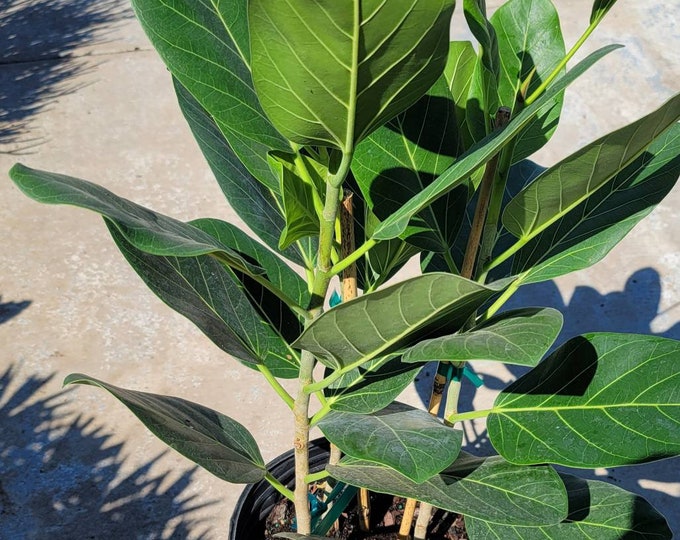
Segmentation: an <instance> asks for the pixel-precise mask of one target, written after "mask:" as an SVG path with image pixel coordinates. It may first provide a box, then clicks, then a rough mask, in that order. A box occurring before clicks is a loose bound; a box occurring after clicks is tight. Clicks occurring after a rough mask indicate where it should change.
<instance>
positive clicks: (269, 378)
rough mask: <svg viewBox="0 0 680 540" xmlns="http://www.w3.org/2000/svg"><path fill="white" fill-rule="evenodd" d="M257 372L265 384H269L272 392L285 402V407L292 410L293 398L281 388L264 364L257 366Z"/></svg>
mask: <svg viewBox="0 0 680 540" xmlns="http://www.w3.org/2000/svg"><path fill="white" fill-rule="evenodd" d="M257 370H258V371H259V372H260V373H262V375H264V378H265V379H266V380H267V382H268V383H269V384H270V386H271V387H272V388H273V389H274V391H275V392H276V393H277V394H278V395H279V397H280V398H281V399H282V400H283V401H284V402H285V404H286V405H288V407H289V408H290V409H291V410H292V409H293V407H294V405H295V400H294V399H293V396H291V395H290V394H289V393H288V392H287V391H286V389H285V388H284V387H283V386H281V383H280V382H279V381H278V379H277V378H276V377H274V375H273V374H272V372H271V371H270V370H269V368H268V367H267V366H265V365H264V364H258V365H257Z"/></svg>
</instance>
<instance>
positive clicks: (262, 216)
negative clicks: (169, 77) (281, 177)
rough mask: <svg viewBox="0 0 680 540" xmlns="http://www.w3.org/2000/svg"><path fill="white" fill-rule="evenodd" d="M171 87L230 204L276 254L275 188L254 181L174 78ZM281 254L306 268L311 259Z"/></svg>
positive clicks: (280, 221)
mask: <svg viewBox="0 0 680 540" xmlns="http://www.w3.org/2000/svg"><path fill="white" fill-rule="evenodd" d="M173 84H174V86H175V93H176V94H177V100H178V102H179V106H180V108H181V110H182V114H184V118H185V119H186V121H187V123H188V124H189V127H190V128H191V132H192V133H193V135H194V138H195V139H196V141H197V142H198V145H199V147H200V148H201V151H202V152H203V155H204V156H205V158H206V160H207V161H208V164H209V165H210V169H211V170H212V172H213V174H214V175H215V178H216V180H217V183H218V184H219V186H220V188H221V189H222V192H223V193H224V194H225V196H226V198H227V200H228V201H229V205H230V206H231V207H232V208H233V210H234V211H235V212H236V213H237V214H238V216H239V217H240V218H241V219H242V220H243V221H244V222H245V223H246V225H248V227H250V229H251V230H252V231H253V232H254V233H255V234H256V235H257V236H258V237H259V238H260V239H262V241H263V242H264V243H265V244H267V245H268V246H269V247H270V248H272V249H273V250H275V251H278V250H279V238H280V237H281V232H282V231H283V229H284V228H285V226H286V222H285V220H284V218H283V215H282V213H281V210H280V204H279V202H278V200H277V197H276V195H275V193H277V192H278V189H279V188H278V186H277V187H276V190H275V191H274V192H273V191H272V190H270V189H269V188H267V187H266V186H265V185H264V184H262V183H260V182H259V181H258V180H256V179H255V177H254V176H253V175H251V174H250V172H248V170H247V169H246V168H245V166H244V165H243V164H242V163H241V160H240V159H239V158H238V156H237V155H236V154H235V153H234V151H233V150H232V149H231V146H229V143H228V142H227V140H226V139H225V138H224V135H223V134H222V132H221V131H220V129H219V128H218V127H217V124H215V121H214V120H213V119H212V117H211V116H210V115H209V114H208V112H207V111H206V110H205V109H204V108H203V107H201V105H200V103H198V101H196V99H195V98H194V97H193V96H192V95H191V94H190V93H189V92H188V91H187V90H186V88H184V87H183V86H182V85H181V83H180V82H179V81H178V80H177V79H176V78H174V77H173ZM281 254H282V255H284V256H285V257H287V258H288V259H290V260H291V261H293V262H294V263H297V264H299V265H300V266H305V260H311V259H312V256H313V255H312V254H313V251H312V250H310V249H307V250H306V251H305V252H303V257H301V256H300V253H298V252H297V251H296V250H295V249H293V248H291V249H286V250H284V251H281Z"/></svg>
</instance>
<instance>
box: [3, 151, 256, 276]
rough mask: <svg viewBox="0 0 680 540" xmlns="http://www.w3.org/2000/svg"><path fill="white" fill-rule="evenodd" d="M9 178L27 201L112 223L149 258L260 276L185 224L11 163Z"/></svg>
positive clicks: (102, 190)
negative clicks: (193, 260)
mask: <svg viewBox="0 0 680 540" xmlns="http://www.w3.org/2000/svg"><path fill="white" fill-rule="evenodd" d="M9 173H10V177H11V178H12V180H14V182H15V183H16V184H17V186H18V187H19V189H21V191H23V192H24V193H25V194H26V195H27V196H28V197H30V198H31V199H34V200H36V201H38V202H42V203H45V204H70V205H73V206H78V207H80V208H87V209H88V210H92V211H94V212H98V213H99V214H102V215H103V216H105V217H107V218H108V219H109V220H111V222H112V223H115V226H116V227H117V228H118V230H119V231H120V233H121V234H122V235H123V236H124V237H125V239H126V240H127V241H128V242H130V244H132V245H133V246H134V247H136V248H137V249H140V250H142V251H144V252H146V253H151V254H153V255H163V256H175V257H192V256H198V255H207V254H212V255H214V256H215V257H217V258H219V259H220V260H221V261H223V262H225V263H227V264H229V265H230V266H233V267H235V268H238V269H240V270H242V271H244V272H247V273H249V274H252V275H259V274H262V273H263V270H262V268H259V267H257V266H255V265H253V264H251V263H249V262H247V261H246V260H245V259H244V258H243V257H241V256H240V255H239V254H238V253H236V252H234V251H233V250H232V249H229V248H228V247H227V246H224V245H222V244H220V243H219V242H218V241H217V240H215V239H214V238H213V237H212V236H210V235H208V234H206V233H204V232H203V231H201V230H200V229H197V228H196V227H193V226H191V225H189V224H187V223H182V222H181V221H178V220H176V219H174V218H171V217H168V216H164V215H162V214H159V213H157V212H154V211H152V210H149V209H148V208H144V207H143V206H140V205H138V204H136V203H133V202H131V201H128V200H127V199H124V198H122V197H119V196H117V195H115V194H114V193H111V192H110V191H109V190H107V189H105V188H103V187H101V186H98V185H96V184H92V183H91V182H87V181H85V180H79V179H77V178H72V177H70V176H65V175H62V174H56V173H50V172H46V171H39V170H37V169H30V168H28V167H25V166H24V165H21V164H20V163H17V164H16V165H14V167H12V169H11V170H10V172H9Z"/></svg>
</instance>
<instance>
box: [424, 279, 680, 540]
mask: <svg viewBox="0 0 680 540" xmlns="http://www.w3.org/2000/svg"><path fill="white" fill-rule="evenodd" d="M660 300H661V279H660V276H659V273H658V272H657V271H656V270H654V269H653V268H643V269H641V270H638V271H636V272H634V273H633V274H632V275H631V276H630V277H629V278H628V280H627V281H626V285H625V287H624V289H623V290H622V291H614V292H611V293H609V294H600V293H599V292H598V291H597V290H595V289H594V288H592V287H587V286H579V287H576V289H575V290H574V294H573V295H572V297H571V299H570V300H569V301H568V302H567V303H565V302H564V301H563V300H562V295H561V293H560V291H559V289H558V288H557V285H555V283H554V282H552V281H546V282H543V283H535V284H532V285H527V286H525V287H523V288H521V289H520V290H519V291H518V292H517V294H515V296H514V297H513V298H512V299H511V300H510V301H509V302H508V303H507V304H506V305H505V307H504V310H507V309H515V308H520V307H527V306H545V307H553V308H555V309H557V310H559V311H560V312H562V314H563V315H564V326H563V328H562V331H561V333H560V335H559V337H558V338H557V340H556V345H555V347H557V346H559V345H560V344H562V343H564V342H565V341H567V340H568V339H570V338H572V337H574V336H578V335H581V334H584V333H587V332H624V333H635V334H647V335H656V336H661V337H667V338H672V339H680V322H677V323H675V324H674V325H673V326H671V327H670V328H668V329H667V330H665V331H663V332H654V329H653V322H654V320H655V319H656V318H657V317H658V316H659V315H660V313H659V302H660ZM555 347H553V348H555ZM506 367H507V369H508V370H509V371H510V373H511V374H512V375H513V376H514V378H519V377H520V376H522V375H523V374H524V373H526V371H528V370H529V368H526V367H522V366H512V365H506ZM436 369H437V367H436V365H428V366H426V368H425V369H424V370H423V372H422V374H421V376H419V377H418V381H417V383H416V389H417V391H418V394H419V396H420V399H421V400H422V401H423V403H424V404H427V402H428V401H429V397H430V389H431V385H432V378H433V377H434V373H435V372H436ZM481 376H482V378H483V380H484V386H485V387H486V388H489V389H491V390H495V391H500V390H502V389H503V388H505V387H506V386H507V385H508V383H507V382H505V381H503V380H501V379H500V378H497V377H495V376H493V375H490V374H488V373H484V374H481ZM475 394H476V388H475V387H474V385H472V384H470V383H469V381H467V384H463V386H462V389H461V395H460V400H459V403H460V410H461V411H469V410H472V409H473V400H474V398H475ZM464 433H465V434H464V441H463V444H464V447H465V449H466V450H467V451H469V452H471V453H473V454H476V455H482V456H487V455H492V454H495V453H496V452H495V450H494V449H493V447H492V445H491V442H490V441H489V438H488V435H487V432H486V429H481V430H478V429H476V428H475V426H474V425H473V424H472V423H469V424H468V425H466V429H465V432H464ZM560 470H564V471H566V472H568V473H570V474H575V475H577V476H579V477H582V478H591V479H595V480H605V481H608V482H610V483H612V484H615V485H618V486H620V487H622V488H623V489H626V490H628V491H633V492H635V493H638V494H640V495H642V496H643V497H644V498H645V499H647V500H648V501H649V502H650V503H652V504H653V505H654V506H655V507H656V508H657V509H659V510H660V511H661V512H662V513H664V514H668V511H669V509H676V510H674V511H673V512H672V513H671V514H670V515H666V518H667V519H668V521H669V525H670V526H671V529H672V530H673V531H675V532H680V512H678V511H677V508H680V507H679V506H678V498H677V497H674V496H673V495H671V494H669V493H667V492H666V491H664V490H663V487H664V486H663V485H664V484H666V486H668V485H669V484H676V483H677V484H678V485H680V458H672V459H667V460H662V461H657V462H654V463H648V464H643V465H639V466H634V467H619V468H610V469H602V470H601V471H599V472H600V474H599V475H596V474H595V473H594V472H593V471H590V470H570V469H567V468H560ZM655 483H658V487H659V488H661V489H656V488H654V487H645V486H652V485H654V484H655Z"/></svg>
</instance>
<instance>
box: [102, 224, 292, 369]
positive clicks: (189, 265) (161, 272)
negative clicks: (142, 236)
mask: <svg viewBox="0 0 680 540" xmlns="http://www.w3.org/2000/svg"><path fill="white" fill-rule="evenodd" d="M107 225H108V227H109V231H110V232H111V236H112V237H113V239H114V241H115V242H116V245H117V246H118V249H120V251H121V253H122V254H123V256H124V257H125V258H126V260H127V261H128V263H130V266H132V268H134V270H135V271H136V272H137V273H138V274H139V276H140V277H141V278H142V280H143V281H144V283H146V285H147V286H148V287H149V288H150V289H151V290H152V291H153V292H154V293H155V294H156V295H157V296H158V297H159V298H160V299H161V300H162V301H163V302H165V303H166V304H167V305H168V306H170V307H171V308H172V309H174V310H175V311H177V312H178V313H181V314H182V315H184V316H185V317H187V318H188V319H189V320H190V321H191V322H193V323H194V324H195V325H196V326H197V327H198V328H199V329H200V330H201V331H202V332H203V333H204V334H205V335H206V336H208V337H209V338H210V339H211V340H212V342H213V343H215V345H217V346H218V347H219V348H221V349H222V350H223V351H225V352H227V353H229V354H230V355H232V356H233V357H234V358H236V359H237V360H239V361H241V362H242V363H244V364H245V365H246V366H249V367H252V368H255V367H256V366H257V365H258V364H264V365H265V366H267V367H268V368H269V369H270V370H271V371H272V373H273V374H274V375H275V376H277V377H283V378H294V377H297V374H298V355H297V353H296V352H295V351H294V350H292V349H291V348H290V347H289V346H288V344H287V342H286V340H285V339H284V337H283V336H288V335H290V334H292V335H293V337H294V336H295V332H297V331H299V329H300V323H299V321H298V320H297V318H296V317H295V316H294V315H293V314H292V313H291V312H290V311H289V310H287V309H286V311H281V312H280V313H277V318H276V319H274V318H273V317H267V313H271V312H272V307H271V306H270V305H265V306H264V307H265V309H266V311H265V310H262V309H261V310H260V311H259V312H258V310H256V309H255V307H254V305H253V304H255V301H254V299H253V298H252V294H248V292H249V291H248V290H247V289H246V288H245V287H244V285H243V284H242V283H241V282H240V281H239V280H238V279H237V277H236V275H235V274H234V273H233V272H231V271H230V270H229V269H228V268H225V267H224V266H223V265H222V264H221V263H219V262H218V261H216V260H215V259H213V258H212V257H208V256H205V255H204V256H198V257H169V256H168V257H166V256H159V255H150V254H148V253H144V252H143V251H140V250H138V249H136V248H135V247H134V246H132V245H131V244H130V243H129V242H128V241H127V240H126V238H125V237H124V236H123V235H122V234H121V233H120V231H119V230H118V229H117V228H116V227H115V225H113V224H112V223H110V222H108V221H107ZM275 307H278V305H277V304H274V308H275Z"/></svg>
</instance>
